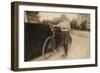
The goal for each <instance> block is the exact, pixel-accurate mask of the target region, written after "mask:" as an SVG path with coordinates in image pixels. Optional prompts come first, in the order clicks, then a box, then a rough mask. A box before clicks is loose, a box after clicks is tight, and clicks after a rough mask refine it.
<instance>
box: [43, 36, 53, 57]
mask: <svg viewBox="0 0 100 73" xmlns="http://www.w3.org/2000/svg"><path fill="white" fill-rule="evenodd" d="M52 50H53V40H52V36H49V37H48V38H47V39H46V40H45V42H44V44H43V48H42V56H43V58H44V59H47V58H49V57H50V56H51V54H52Z"/></svg>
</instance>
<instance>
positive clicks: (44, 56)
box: [24, 11, 91, 61]
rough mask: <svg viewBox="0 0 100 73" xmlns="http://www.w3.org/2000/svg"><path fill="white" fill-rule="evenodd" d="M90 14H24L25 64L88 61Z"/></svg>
mask: <svg viewBox="0 0 100 73" xmlns="http://www.w3.org/2000/svg"><path fill="white" fill-rule="evenodd" d="M90 26H91V23H90V14H82V13H59V12H58V13H57V12H39V11H38V12H36V11H25V12H24V28H25V31H24V35H25V36H24V37H25V38H24V39H25V42H24V43H25V44H24V46H25V53H24V54H25V55H24V56H25V57H24V60H25V61H42V60H61V59H66V60H68V59H87V58H90V33H91V29H90Z"/></svg>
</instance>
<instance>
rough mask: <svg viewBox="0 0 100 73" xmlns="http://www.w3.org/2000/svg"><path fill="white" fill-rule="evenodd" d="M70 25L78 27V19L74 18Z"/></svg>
mask: <svg viewBox="0 0 100 73" xmlns="http://www.w3.org/2000/svg"><path fill="white" fill-rule="evenodd" d="M70 27H71V28H72V29H77V20H76V19H73V20H71V21H70Z"/></svg>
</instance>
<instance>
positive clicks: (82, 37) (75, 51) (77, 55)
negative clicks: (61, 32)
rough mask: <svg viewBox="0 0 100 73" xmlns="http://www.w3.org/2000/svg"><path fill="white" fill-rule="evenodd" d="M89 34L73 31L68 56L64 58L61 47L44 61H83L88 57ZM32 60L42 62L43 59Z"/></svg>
mask: <svg viewBox="0 0 100 73" xmlns="http://www.w3.org/2000/svg"><path fill="white" fill-rule="evenodd" d="M89 35H90V33H89V32H86V31H73V33H72V34H71V36H72V40H73V42H72V45H71V47H70V49H69V51H68V56H67V57H66V58H64V57H63V56H62V55H63V53H64V51H63V47H59V49H60V50H59V52H56V53H54V54H53V55H52V56H50V57H49V58H47V59H45V60H58V59H83V58H89V57H90V36H89ZM33 60H43V57H38V58H36V59H33Z"/></svg>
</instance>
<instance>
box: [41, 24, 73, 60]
mask: <svg viewBox="0 0 100 73" xmlns="http://www.w3.org/2000/svg"><path fill="white" fill-rule="evenodd" d="M49 27H50V29H51V31H52V34H51V35H50V36H49V37H47V38H46V40H45V42H44V44H43V47H42V56H43V58H44V59H46V58H49V57H50V56H51V55H52V54H53V53H54V51H55V50H56V48H55V47H56V41H55V38H54V37H55V33H56V32H55V31H56V30H57V29H55V27H52V26H51V25H49ZM69 40H70V42H69V47H70V46H71V43H72V38H71V36H70V38H69Z"/></svg>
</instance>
